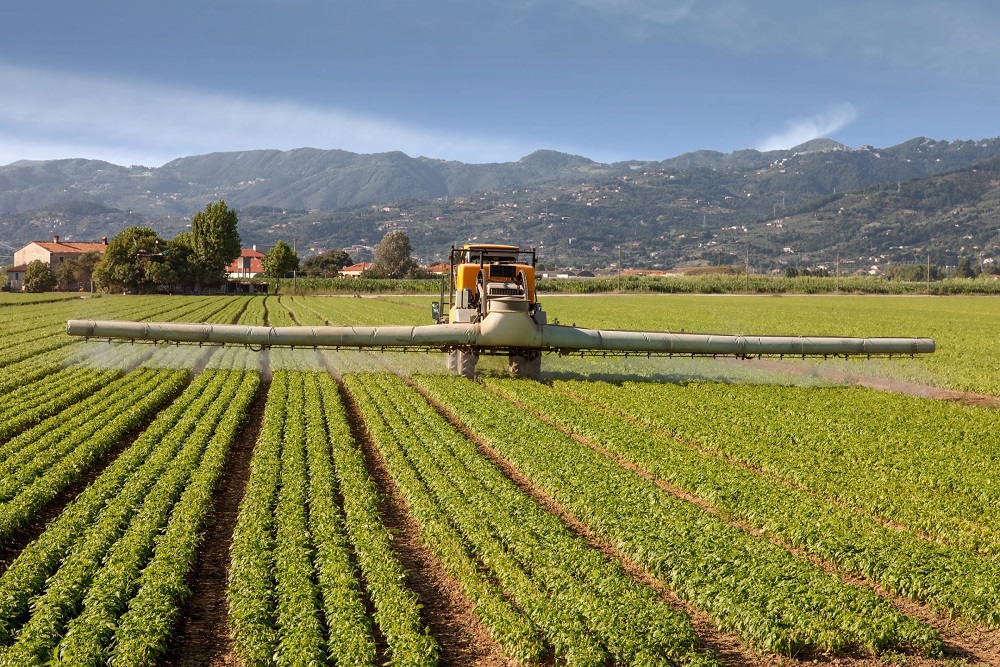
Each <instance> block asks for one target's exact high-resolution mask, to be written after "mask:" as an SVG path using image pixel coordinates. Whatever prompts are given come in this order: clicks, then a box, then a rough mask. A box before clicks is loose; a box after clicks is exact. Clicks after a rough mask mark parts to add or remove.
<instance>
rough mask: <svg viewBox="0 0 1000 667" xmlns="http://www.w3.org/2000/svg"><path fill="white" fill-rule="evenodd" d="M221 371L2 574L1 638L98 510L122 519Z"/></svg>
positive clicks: (200, 409) (212, 393)
mask: <svg viewBox="0 0 1000 667" xmlns="http://www.w3.org/2000/svg"><path fill="white" fill-rule="evenodd" d="M222 381H223V376H222V375H217V374H202V375H200V376H199V377H198V378H197V379H196V380H195V381H194V382H193V383H191V385H190V386H189V387H188V388H187V389H186V390H185V391H184V393H183V394H181V396H180V397H178V399H177V400H176V401H174V403H172V404H171V405H170V406H169V407H167V408H166V409H165V410H164V411H163V412H161V413H160V414H159V415H158V417H157V418H156V419H155V420H154V421H153V423H152V424H151V425H150V426H149V428H148V429H146V430H145V431H144V432H143V434H142V435H141V436H139V438H137V439H136V441H135V442H134V443H133V444H132V446H131V447H129V448H128V449H126V450H125V451H124V452H123V453H122V454H121V455H120V456H119V457H118V458H117V459H115V461H114V462H113V463H111V465H109V466H108V468H107V469H106V470H105V471H104V472H103V473H102V474H101V475H100V476H99V477H98V478H97V479H96V480H95V481H94V482H93V483H92V484H91V485H90V486H88V487H87V489H86V490H85V491H83V493H81V494H80V496H78V497H77V498H76V500H74V501H73V502H72V503H70V504H69V505H68V506H67V507H66V508H65V510H64V511H63V512H62V513H61V514H60V515H59V516H58V517H57V518H56V519H55V520H54V521H53V522H52V523H51V524H50V525H49V526H48V527H47V528H46V530H45V532H43V533H42V535H41V536H40V537H39V538H38V539H37V540H35V541H33V542H31V543H30V544H28V545H27V546H26V547H25V548H24V549H23V550H22V551H21V553H20V554H19V555H18V557H17V558H16V559H15V560H14V561H13V562H12V563H11V565H10V566H9V567H8V568H7V570H6V571H5V572H4V574H3V576H2V577H0V619H3V625H2V626H0V639H2V640H3V643H6V642H8V641H9V640H10V637H11V633H12V632H13V630H14V629H16V627H18V626H19V623H20V622H21V621H22V620H23V617H24V614H25V613H26V611H27V609H28V603H29V601H30V600H31V599H32V598H33V597H35V596H36V595H37V594H38V593H39V591H40V590H41V589H42V587H43V585H44V584H45V581H46V580H47V579H48V578H49V577H50V576H51V575H52V573H53V572H54V571H55V570H56V568H57V567H58V565H59V563H60V561H61V560H62V559H63V558H64V557H65V555H66V554H67V552H68V550H69V549H70V548H71V547H72V546H73V545H74V544H75V543H76V542H77V540H78V539H79V537H80V536H81V535H82V534H83V532H84V531H85V530H87V529H88V527H89V526H91V524H92V522H93V521H95V520H96V518H97V517H98V516H99V515H100V516H102V517H107V516H111V515H113V514H115V515H117V516H119V517H120V518H119V521H120V522H124V521H126V520H127V519H128V518H129V517H130V516H131V514H132V513H133V512H134V511H135V506H136V505H138V503H139V502H140V501H141V499H142V498H143V497H145V496H146V495H147V494H148V492H149V489H150V488H152V486H153V484H154V483H155V481H156V479H157V478H158V477H159V476H160V475H161V474H162V473H163V471H164V470H165V469H166V467H167V466H168V464H169V463H170V462H171V461H172V460H173V458H174V456H175V455H176V453H177V451H178V449H179V448H180V447H181V445H182V444H183V443H184V442H185V440H186V439H187V438H188V437H189V436H190V434H191V433H192V432H193V431H194V429H195V427H196V426H197V424H198V422H199V421H200V420H201V419H202V417H203V416H204V415H205V414H206V412H207V410H208V409H209V407H210V406H211V404H212V402H213V401H214V400H215V399H216V397H217V396H218V395H219V391H220V390H221V387H222Z"/></svg>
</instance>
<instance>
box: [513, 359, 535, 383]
mask: <svg viewBox="0 0 1000 667" xmlns="http://www.w3.org/2000/svg"><path fill="white" fill-rule="evenodd" d="M509 360H510V372H511V373H513V374H514V375H516V376H517V377H520V378H527V379H529V380H536V381H537V380H541V379H542V355H540V354H536V355H532V356H528V355H521V354H512V355H510V357H509Z"/></svg>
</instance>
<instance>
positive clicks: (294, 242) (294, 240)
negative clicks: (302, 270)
mask: <svg viewBox="0 0 1000 667" xmlns="http://www.w3.org/2000/svg"><path fill="white" fill-rule="evenodd" d="M297 243H298V239H297V238H295V237H294V236H293V237H292V252H293V253H295V255H296V256H298V250H296V246H297ZM298 277H299V269H298V267H295V269H293V270H292V294H298V293H299V281H298Z"/></svg>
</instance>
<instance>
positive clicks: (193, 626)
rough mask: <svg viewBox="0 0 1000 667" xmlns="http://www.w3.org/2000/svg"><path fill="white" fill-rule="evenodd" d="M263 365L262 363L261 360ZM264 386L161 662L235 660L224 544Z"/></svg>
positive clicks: (186, 666)
mask: <svg viewBox="0 0 1000 667" xmlns="http://www.w3.org/2000/svg"><path fill="white" fill-rule="evenodd" d="M264 366H265V367H267V360H266V359H264ZM269 388H270V381H262V382H261V384H260V386H259V387H258V389H257V395H256V396H255V397H254V399H253V402H252V403H251V404H250V409H249V411H248V419H247V422H246V423H245V424H244V425H243V427H242V428H241V430H240V433H239V434H238V435H237V437H236V439H235V441H234V442H233V444H232V446H231V447H230V448H229V454H228V458H227V461H226V467H225V469H224V472H223V476H222V479H221V480H219V486H218V488H217V490H216V499H215V507H214V508H213V510H212V511H211V513H210V514H209V516H208V521H207V526H206V529H205V539H204V541H203V542H202V544H201V546H200V547H199V553H198V560H197V562H196V564H195V567H194V570H193V571H192V572H191V575H190V577H189V581H190V584H189V585H190V587H191V595H190V596H189V597H188V599H187V601H186V602H185V603H184V607H183V608H182V610H181V621H180V624H179V626H178V628H177V631H176V632H175V633H174V635H173V645H172V646H171V648H170V651H169V653H168V655H167V658H166V659H165V661H164V663H163V664H165V665H170V666H173V667H181V666H183V667H195V666H197V667H203V666H205V667H207V666H211V667H216V666H219V665H238V664H239V662H238V661H237V659H236V656H235V655H234V654H233V652H232V642H231V640H230V638H229V631H228V625H227V617H228V613H229V606H228V604H227V600H226V583H227V579H228V576H229V547H230V545H231V544H232V541H233V530H234V529H235V527H236V516H237V514H238V512H239V506H240V501H241V500H242V499H243V492H244V490H245V489H246V485H247V480H248V479H249V478H250V459H251V457H252V456H253V450H254V445H255V444H256V441H257V434H258V433H259V432H260V425H261V422H262V421H263V419H264V405H265V403H267V393H268V389H269Z"/></svg>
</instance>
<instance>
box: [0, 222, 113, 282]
mask: <svg viewBox="0 0 1000 667" xmlns="http://www.w3.org/2000/svg"><path fill="white" fill-rule="evenodd" d="M107 249H108V237H107V236H105V237H102V238H101V242H100V243H78V242H76V241H60V240H59V236H58V235H56V236H53V237H52V241H51V242H50V241H32V242H31V243H29V244H28V245H26V246H24V247H23V248H21V249H20V250H16V251H14V266H13V267H11V268H9V269H7V282H9V283H10V286H11V289H13V290H14V291H16V292H19V291H21V289H23V286H24V273H25V271H27V270H28V264H31V263H32V262H34V261H39V262H45V263H46V264H48V265H49V268H50V269H52V272H53V273H56V272H57V271H58V270H59V265H60V264H62V263H63V262H65V261H66V260H68V259H78V258H79V257H80V255H82V254H83V253H85V252H91V251H96V252H99V253H102V254H103V253H104V251H105V250H107ZM85 287H87V286H85Z"/></svg>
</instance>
